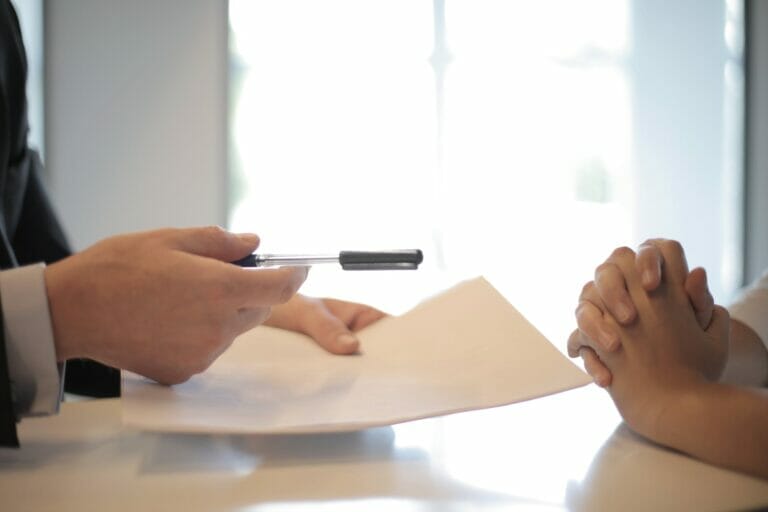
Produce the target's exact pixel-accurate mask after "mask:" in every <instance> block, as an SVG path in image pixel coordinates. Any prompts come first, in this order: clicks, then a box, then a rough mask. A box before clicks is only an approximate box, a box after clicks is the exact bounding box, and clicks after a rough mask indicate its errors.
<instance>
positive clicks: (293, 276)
mask: <svg viewBox="0 0 768 512" xmlns="http://www.w3.org/2000/svg"><path fill="white" fill-rule="evenodd" d="M232 270H233V272H234V273H233V274H232V276H231V277H232V279H234V280H235V285H234V286H233V288H234V290H233V292H234V295H235V297H236V298H237V299H238V301H239V303H240V306H241V307H246V308H258V307H267V306H274V305H276V304H283V303H285V302H288V301H289V300H290V299H291V297H293V296H294V295H296V292H297V291H299V288H300V287H301V285H302V284H303V283H304V281H305V280H306V278H307V274H308V272H309V267H280V268H249V269H245V268H240V267H234V266H233V267H232Z"/></svg>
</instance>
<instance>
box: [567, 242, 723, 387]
mask: <svg viewBox="0 0 768 512" xmlns="http://www.w3.org/2000/svg"><path fill="white" fill-rule="evenodd" d="M627 251H629V252H632V251H631V250H630V249H627V248H620V249H617V250H616V251H614V253H613V255H612V256H611V258H609V259H608V260H607V261H606V262H604V263H603V264H602V265H600V266H599V267H598V268H597V269H596V271H595V279H594V281H590V282H589V283H587V284H586V285H585V286H584V288H583V289H582V293H581V296H580V297H579V305H578V307H577V309H576V319H577V323H578V329H576V330H575V331H573V333H572V334H571V336H570V338H569V339H568V354H569V355H570V356H571V357H576V356H581V357H582V359H583V360H584V366H585V369H586V370H587V373H589V374H590V375H591V376H592V378H593V379H594V381H595V383H596V384H597V385H599V386H601V387H606V386H609V385H610V384H611V380H612V376H611V372H610V371H609V370H608V368H606V366H605V365H604V364H603V362H602V361H601V360H600V358H599V357H598V355H597V353H596V352H595V349H598V348H599V349H600V350H602V351H605V352H613V351H616V350H618V349H619V348H620V347H621V339H620V338H619V336H618V334H617V333H616V332H615V329H613V328H612V327H611V326H610V324H609V322H608V321H607V318H608V315H610V316H611V317H612V318H613V319H615V320H616V321H617V323H618V324H619V325H624V326H626V325H631V324H632V323H633V322H634V321H635V319H636V318H637V309H636V307H635V304H634V303H633V301H632V298H631V297H630V294H629V292H628V290H627V282H626V279H625V275H624V273H623V272H622V270H621V268H620V267H619V266H617V265H616V264H615V263H614V262H613V261H612V260H613V259H615V257H617V256H619V255H620V254H621V253H626V252H627ZM632 254H633V257H634V271H635V272H636V273H637V274H638V275H639V276H640V283H641V284H642V287H643V289H644V290H646V291H648V292H651V291H653V290H656V289H657V288H658V287H659V286H660V285H661V284H662V281H663V279H662V277H663V276H664V277H665V278H667V279H671V280H673V281H678V282H680V281H682V282H683V283H684V288H685V290H686V292H687V294H688V297H689V300H690V303H691V306H693V308H694V311H695V314H696V319H697V321H698V323H699V325H700V326H701V327H702V328H703V329H704V328H706V327H707V326H708V325H709V322H710V320H711V318H712V314H713V306H714V300H713V298H712V295H711V294H710V292H709V289H708V287H707V275H706V272H705V271H704V269H702V268H695V269H693V270H692V271H691V272H690V273H689V272H688V264H687V262H686V261H685V254H684V252H683V250H682V247H681V246H680V244H679V243H678V242H676V241H672V240H664V239H652V240H647V241H646V242H644V243H643V244H641V245H640V247H639V248H638V251H637V254H636V255H635V254H634V252H632ZM666 258H670V261H676V262H678V264H677V265H675V266H673V267H670V266H669V265H665V261H666V260H665V259H666Z"/></svg>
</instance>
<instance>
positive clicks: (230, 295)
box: [45, 227, 307, 384]
mask: <svg viewBox="0 0 768 512" xmlns="http://www.w3.org/2000/svg"><path fill="white" fill-rule="evenodd" d="M258 245H259V239H258V237H257V236H256V235H252V234H244V235H236V234H233V233H228V232H226V231H224V230H222V229H221V228H217V227H210V228H195V229H163V230H158V231H148V232H143V233H135V234H129V235H123V236H118V237H114V238H109V239H106V240H104V241H102V242H99V243H97V244H95V245H94V246H92V247H90V248H88V249H87V250H85V251H83V252H81V253H78V254H76V255H73V256H71V257H69V258H66V259H64V260H62V261H60V262H57V263H55V264H53V265H51V266H49V267H47V268H46V269H45V281H46V287H47V290H48V300H49V305H50V310H51V320H52V324H53V331H54V339H55V344H56V353H57V358H58V359H59V360H60V361H63V360H66V359H69V358H74V357H87V358H91V359H94V360H97V361H100V362H103V363H105V364H108V365H111V366H115V367H118V368H123V369H126V370H130V371H133V372H136V373H139V374H142V375H145V376H147V377H149V378H151V379H154V380H156V381H158V382H160V383H163V384H174V383H178V382H183V381H185V380H187V379H188V378H189V377H191V376H192V375H194V374H195V373H199V372H201V371H203V370H205V369H206V368H207V367H208V366H210V364H211V363H212V362H213V361H214V360H215V359H216V358H217V357H218V356H219V355H220V354H221V353H222V352H223V351H224V350H226V349H227V347H229V345H230V344H231V343H232V340H233V339H234V338H235V337H236V336H237V335H239V334H240V333H242V332H244V331H246V330H248V329H251V328H252V327H255V326H256V325H259V324H260V323H262V322H264V320H265V319H266V318H267V317H268V316H269V314H270V310H271V307H272V306H274V305H276V304H280V303H284V302H287V301H288V300H289V299H290V298H291V297H293V295H294V294H295V293H296V291H297V290H298V288H299V287H300V286H301V284H302V283H303V282H304V280H305V279H306V277H307V269H306V268H279V269H243V268H240V267H237V266H235V265H232V264H231V263H229V262H230V261H234V260H237V259H239V258H242V257H243V256H245V255H247V254H249V253H251V252H253V251H254V250H255V249H256V247H257V246H258Z"/></svg>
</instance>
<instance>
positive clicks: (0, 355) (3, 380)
mask: <svg viewBox="0 0 768 512" xmlns="http://www.w3.org/2000/svg"><path fill="white" fill-rule="evenodd" d="M0 446H14V447H18V446H19V438H18V436H17V435H16V415H15V414H14V411H13V400H12V398H11V381H10V379H9V377H8V360H7V358H6V356H5V326H4V325H3V315H2V314H0Z"/></svg>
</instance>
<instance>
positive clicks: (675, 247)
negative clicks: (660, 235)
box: [661, 240, 683, 253]
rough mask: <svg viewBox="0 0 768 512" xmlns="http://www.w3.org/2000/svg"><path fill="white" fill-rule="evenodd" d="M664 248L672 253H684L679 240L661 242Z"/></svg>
mask: <svg viewBox="0 0 768 512" xmlns="http://www.w3.org/2000/svg"><path fill="white" fill-rule="evenodd" d="M661 245H662V247H663V248H664V249H665V250H667V251H670V252H675V253H683V244H681V243H680V242H678V241H677V240H664V241H663V242H661Z"/></svg>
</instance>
